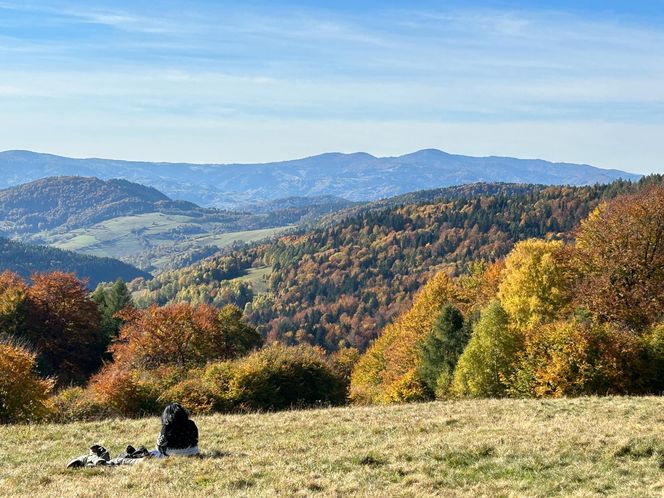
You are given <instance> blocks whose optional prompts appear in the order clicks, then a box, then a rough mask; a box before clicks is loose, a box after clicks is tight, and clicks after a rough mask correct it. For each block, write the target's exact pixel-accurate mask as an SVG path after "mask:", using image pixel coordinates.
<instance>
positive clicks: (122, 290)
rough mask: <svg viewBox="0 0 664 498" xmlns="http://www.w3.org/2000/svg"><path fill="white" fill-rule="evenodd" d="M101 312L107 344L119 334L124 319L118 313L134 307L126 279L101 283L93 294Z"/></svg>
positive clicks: (102, 326) (104, 337)
mask: <svg viewBox="0 0 664 498" xmlns="http://www.w3.org/2000/svg"><path fill="white" fill-rule="evenodd" d="M91 298H92V300H93V301H94V302H95V303H96V304H97V309H98V310H99V313H100V314H101V317H102V321H101V329H102V333H103V340H104V342H105V346H108V344H110V342H111V340H113V339H114V338H115V337H117V336H118V333H119V332H120V327H121V326H122V323H123V321H122V319H121V318H120V317H118V316H117V313H118V312H120V311H122V310H123V309H125V308H133V307H134V302H133V300H132V298H131V293H130V292H129V289H127V285H126V284H125V282H124V280H122V279H121V278H118V279H117V280H116V281H115V282H113V283H112V284H111V285H110V286H105V285H104V284H99V285H98V286H97V288H96V289H95V291H94V292H93V293H92V296H91Z"/></svg>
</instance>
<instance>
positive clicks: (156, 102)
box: [0, 0, 664, 168]
mask: <svg viewBox="0 0 664 498" xmlns="http://www.w3.org/2000/svg"><path fill="white" fill-rule="evenodd" d="M156 5H157V7H155V3H153V2H150V3H143V2H133V3H130V2H128V1H117V2H106V4H104V3H101V2H82V1H76V0H69V1H67V2H65V1H64V0H63V1H62V2H59V1H57V0H53V1H33V2H32V3H30V2H22V3H18V2H7V1H5V2H2V1H0V58H2V64H0V81H2V85H0V108H2V109H3V110H8V111H11V112H12V113H14V115H16V113H23V114H24V115H25V116H28V115H29V116H34V117H35V119H41V121H42V122H48V120H49V118H53V119H56V118H58V117H60V118H61V117H62V115H63V113H68V115H69V116H71V119H72V120H73V121H71V122H69V121H68V122H69V123H70V124H68V125H67V126H70V127H73V126H74V125H73V124H71V123H73V122H75V119H76V117H77V116H78V119H79V120H80V121H81V122H87V120H88V119H92V118H90V116H94V117H95V118H94V119H96V120H97V122H98V123H99V124H98V125H96V126H99V127H102V128H104V127H105V128H106V129H107V130H108V132H107V133H104V136H105V140H109V141H110V142H112V143H113V142H115V143H119V142H120V141H121V140H127V138H126V137H123V136H120V135H119V134H117V129H118V128H119V127H122V126H126V123H150V122H157V123H163V122H168V123H171V125H172V126H174V127H176V126H182V127H183V128H186V129H187V130H190V129H193V128H195V123H199V125H200V126H201V127H202V128H207V127H208V126H210V125H211V123H212V124H216V126H219V127H220V128H219V129H220V130H222V129H223V130H226V131H225V133H227V132H228V127H229V126H230V127H232V124H233V123H254V124H255V123H256V122H261V120H263V121H266V122H267V121H269V122H281V123H283V124H284V127H286V128H288V126H289V125H288V123H291V124H292V128H291V129H293V130H295V129H300V128H298V127H299V126H305V125H303V124H302V123H307V124H306V126H307V127H310V128H311V129H319V130H320V129H324V126H325V123H328V124H330V123H332V122H334V123H346V125H347V126H348V127H349V129H354V130H355V131H357V130H359V129H360V128H361V127H362V126H367V128H366V132H365V133H360V136H362V137H364V138H363V139H364V140H365V141H366V145H365V146H358V148H360V149H367V150H370V151H373V152H377V153H380V152H381V148H382V149H386V148H388V146H387V145H386V144H387V143H388V142H389V140H393V137H392V135H391V134H390V133H388V131H386V130H387V129H388V128H389V127H380V126H377V125H376V123H381V122H386V123H393V124H394V123H399V122H401V123H404V125H403V129H404V130H407V129H409V128H410V129H413V130H418V131H417V133H420V136H426V137H432V136H435V135H432V134H427V133H425V134H423V135H422V129H424V127H426V126H429V127H432V129H434V128H436V127H435V126H434V124H437V126H439V129H452V128H453V127H454V126H456V127H457V128H454V129H455V130H470V128H469V127H471V126H474V127H475V129H477V130H480V129H485V128H482V127H493V126H495V125H496V124H497V123H502V124H503V125H505V126H507V124H509V123H524V122H530V123H535V124H538V126H539V125H542V126H544V125H548V126H551V127H553V128H556V127H558V126H563V125H568V126H570V127H573V128H574V129H577V130H579V129H581V128H580V127H582V126H589V125H588V123H590V122H593V123H603V124H606V125H607V126H608V125H611V126H614V127H615V128H612V129H618V128H620V129H623V130H626V133H627V132H629V133H633V132H634V130H637V129H638V126H641V125H643V126H646V125H647V126H660V125H664V29H660V28H658V27H657V26H656V25H654V24H652V23H650V24H646V23H642V24H638V23H636V22H635V21H634V19H630V20H629V21H626V20H624V19H621V18H620V17H619V16H613V17H611V16H599V15H598V16H589V15H581V14H578V13H573V12H569V11H565V10H551V9H549V10H546V11H545V10H542V9H537V8H530V9H528V10H524V9H520V10H510V9H490V8H464V7H460V8H439V9H418V8H416V7H414V6H413V5H414V4H411V3H409V4H406V3H404V4H403V7H401V8H392V9H386V8H381V9H373V10H371V11H367V10H353V9H351V10H343V11H342V10H334V9H331V8H327V9H322V8H304V7H301V6H300V7H293V6H289V5H287V4H279V5H276V4H275V5H267V4H266V5H264V6H260V5H258V6H257V5H254V6H253V7H246V6H244V7H243V8H239V7H237V6H236V5H232V4H230V3H227V2H197V1H194V2H188V3H187V7H188V8H186V9H182V8H181V5H178V6H174V4H171V3H168V2H157V4H156ZM176 7H178V8H177V9H176ZM6 119H11V118H6ZM14 119H16V120H17V121H18V120H19V119H18V118H14ZM312 123H320V126H313V125H312ZM368 123H371V125H369V124H368ZM414 123H419V125H414ZM238 126H239V125H238ZM330 126H332V125H330ZM369 126H370V127H369ZM445 126H447V127H452V128H444V127H445ZM396 128H398V127H397V125H396V124H394V125H393V128H389V129H396ZM526 128H527V127H526ZM536 128H537V127H533V130H535V129H536ZM591 128H593V129H591ZM70 129H72V128H70ZM243 129H245V133H247V138H246V140H239V139H238V143H244V142H248V141H250V140H252V139H253V140H255V141H256V143H261V144H263V146H264V147H263V148H264V149H265V150H264V155H265V157H264V159H269V158H270V155H271V154H284V153H285V152H284V151H291V152H286V153H287V155H293V156H295V155H299V154H300V152H299V151H301V150H303V147H304V146H303V145H302V140H301V139H300V138H299V135H298V134H297V133H296V134H294V135H293V136H292V137H288V136H281V141H280V146H279V147H278V148H274V149H271V150H270V149H268V148H266V147H267V145H266V144H270V143H272V141H271V139H270V137H267V136H266V134H268V133H270V130H273V129H274V128H273V127H254V129H253V131H252V129H251V126H249V125H247V126H246V127H245V128H243ZM436 129H438V128H436ZM524 129H525V128H524ZM556 129H557V128H556ZM599 129H601V128H598V127H596V126H595V127H589V128H588V130H587V131H588V133H591V132H592V133H595V132H596V130H599ZM114 130H115V131H114ZM380 130H383V131H382V132H380ZM300 131H302V130H300ZM56 132H57V133H61V134H66V133H67V129H66V127H65V128H64V129H60V130H56ZM26 133H27V131H26ZM100 133H101V132H100ZM302 133H304V132H302ZM358 133H359V132H358ZM381 133H383V135H381ZM404 133H405V136H404V137H402V139H401V140H400V141H399V143H402V144H404V147H406V145H405V144H407V143H412V148H415V147H416V146H419V145H424V144H421V140H419V139H418V138H417V137H415V136H411V135H413V134H410V133H408V132H407V131H404ZM526 133H527V132H526ZM140 135H141V136H143V138H144V139H145V140H144V143H145V144H149V143H152V142H151V140H150V137H149V136H148V135H149V127H142V128H141V131H140ZM306 135H307V136H309V135H310V134H308V133H307V134H306ZM558 135H559V136H560V133H558ZM335 136H336V137H337V139H338V140H337V141H335V142H334V143H330V144H326V139H327V137H326V134H325V133H321V136H320V137H318V138H317V139H316V138H315V137H310V138H311V140H313V142H312V143H313V145H312V147H314V146H315V147H318V149H319V150H320V151H323V150H329V149H331V148H344V147H341V146H340V145H343V143H342V142H341V140H342V138H343V137H346V135H345V134H343V133H336V135H335ZM471 136H472V140H477V139H478V138H479V137H478V136H476V135H471ZM62 138H63V140H65V137H62ZM507 138H508V137H507ZM43 139H44V137H39V136H34V137H33V138H32V140H33V141H34V143H37V144H38V143H39V141H40V140H43ZM182 139H183V140H186V141H188V142H189V143H190V144H191V147H192V148H194V149H199V148H202V149H204V150H209V151H210V157H209V160H213V159H217V160H219V159H220V158H218V157H212V156H213V152H212V149H210V148H209V147H210V146H209V144H208V143H207V142H206V144H203V143H199V138H198V136H197V135H196V134H195V133H190V134H188V135H186V136H183V137H182ZM346 140H348V142H347V143H348V144H351V143H352V144H356V141H355V140H352V141H351V140H350V139H348V138H346ZM408 140H410V142H408ZM472 140H466V141H465V142H470V143H472ZM514 140H516V138H515V139H514ZM625 140H627V141H629V140H632V141H634V143H639V144H640V146H642V145H643V144H642V142H641V141H640V140H639V139H638V137H628V136H625ZM9 141H10V140H9V138H7V137H4V138H3V137H0V147H2V146H5V147H7V148H11V147H12V144H11V143H9ZM533 141H537V142H538V143H539V142H541V139H539V138H537V139H536V138H535V137H533ZM65 142H67V143H70V144H71V147H72V148H74V149H76V147H79V145H78V141H77V140H73V139H67V140H65ZM462 142H464V141H462ZM465 142H464V143H465ZM132 143H133V142H132ZM390 143H393V142H390ZM575 143H577V144H578V142H575ZM445 145H446V142H445V140H444V139H443V138H441V139H439V141H438V142H436V140H435V139H433V138H430V142H428V146H433V147H443V146H445ZM146 147H147V145H146ZM165 147H166V149H164V148H161V147H160V148H159V149H154V152H155V153H157V152H159V153H161V152H162V151H163V150H168V144H166V146H165ZM307 147H308V145H307ZM504 147H505V148H509V144H505V145H504ZM206 148H207V149H206ZM468 152H473V151H472V150H469V151H468ZM495 152H496V153H500V150H497V151H495ZM548 153H549V151H547V150H542V153H541V154H539V155H541V156H544V157H547V154H548ZM578 153H579V155H581V153H583V155H584V157H586V155H585V154H586V151H581V150H579V151H578ZM146 154H149V151H148V152H146ZM602 154H603V153H602V152H601V151H598V152H597V158H598V161H597V162H603V161H605V157H604V156H603V155H602ZM658 154H659V151H658V150H656V147H655V146H652V153H651V155H650V157H651V159H650V162H649V163H648V167H651V168H655V167H657V166H656V164H659V155H658ZM535 155H537V154H535ZM142 157H145V156H142ZM548 157H550V155H549V156H548ZM616 157H617V156H616ZM162 158H163V157H162ZM235 159H237V158H235ZM569 159H570V160H575V159H576V158H575V157H573V156H572V157H569ZM591 159H592V157H591ZM600 159H601V161H600ZM590 162H592V161H590ZM611 165H612V166H620V164H615V163H611Z"/></svg>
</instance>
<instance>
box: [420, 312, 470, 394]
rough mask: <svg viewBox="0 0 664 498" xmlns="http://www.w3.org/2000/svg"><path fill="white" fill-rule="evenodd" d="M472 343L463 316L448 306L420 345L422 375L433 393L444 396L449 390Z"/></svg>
mask: <svg viewBox="0 0 664 498" xmlns="http://www.w3.org/2000/svg"><path fill="white" fill-rule="evenodd" d="M468 339H469V335H468V334H467V330H466V328H465V327H464V320H463V315H462V314H461V312H460V311H459V309H458V308H456V307H455V306H453V305H452V304H449V303H448V304H446V305H445V306H444V307H443V309H442V310H441V312H440V314H439V315H438V318H437V319H436V322H435V323H434V325H433V327H432V328H431V332H429V334H428V335H427V336H426V337H425V338H424V340H423V341H422V343H421V344H420V367H419V374H420V378H421V379H422V381H423V382H424V383H425V384H426V386H427V387H428V388H429V390H430V392H431V393H436V392H438V393H440V394H441V395H444V393H445V392H446V391H447V390H448V388H449V385H450V384H451V382H452V374H453V372H454V368H455V367H456V364H457V361H458V360H459V356H461V354H462V353H463V350H464V348H465V347H466V344H467V343H468Z"/></svg>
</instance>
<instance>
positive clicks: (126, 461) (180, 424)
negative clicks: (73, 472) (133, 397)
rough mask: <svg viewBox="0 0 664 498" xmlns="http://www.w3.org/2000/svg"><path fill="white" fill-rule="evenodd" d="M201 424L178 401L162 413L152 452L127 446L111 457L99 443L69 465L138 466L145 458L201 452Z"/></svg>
mask: <svg viewBox="0 0 664 498" xmlns="http://www.w3.org/2000/svg"><path fill="white" fill-rule="evenodd" d="M198 454H199V451H198V427H196V424H195V423H194V421H193V420H191V419H189V414H188V413H187V410H185V409H184V408H183V407H182V406H181V405H180V404H178V403H171V404H170V405H168V406H167V407H166V408H164V412H163V413H162V414H161V431H160V432H159V437H158V438H157V447H156V449H154V450H152V451H148V450H147V449H146V448H145V447H144V446H141V447H139V448H138V449H135V448H134V447H133V446H131V445H129V446H127V448H126V450H125V452H124V453H123V454H122V455H120V456H119V457H117V458H113V459H111V457H110V454H109V452H108V450H107V449H106V448H104V447H103V446H101V445H99V444H95V445H92V446H91V447H90V453H89V454H87V455H83V456H80V457H78V458H75V459H74V460H72V461H71V462H69V464H68V465H67V468H78V467H95V466H97V465H134V464H136V463H138V462H140V461H142V459H143V458H146V457H157V458H163V457H167V456H195V455H198Z"/></svg>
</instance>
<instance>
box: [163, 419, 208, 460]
mask: <svg viewBox="0 0 664 498" xmlns="http://www.w3.org/2000/svg"><path fill="white" fill-rule="evenodd" d="M193 446H198V427H196V424H195V423H194V422H193V421H192V420H189V419H188V418H185V419H182V420H179V419H176V420H173V421H172V422H170V423H167V424H162V426H161V433H160V434H159V438H158V439H157V448H158V449H159V451H161V452H162V453H163V454H164V455H168V449H169V448H174V449H184V448H191V447H193Z"/></svg>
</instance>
